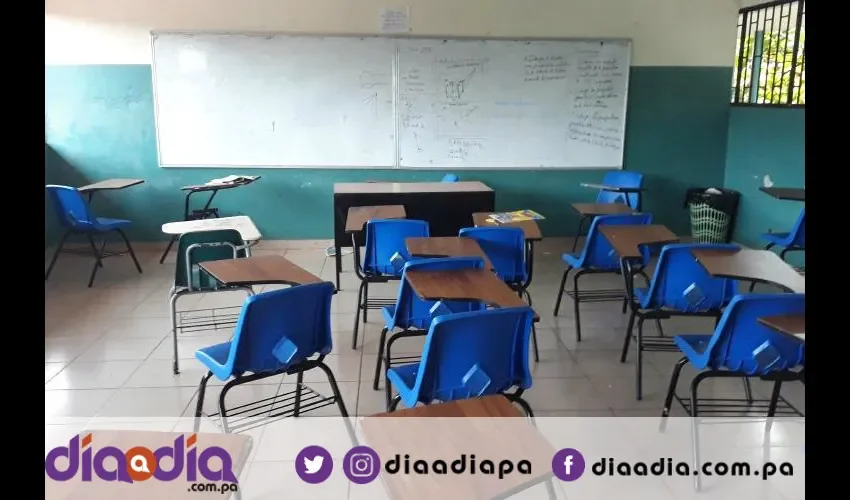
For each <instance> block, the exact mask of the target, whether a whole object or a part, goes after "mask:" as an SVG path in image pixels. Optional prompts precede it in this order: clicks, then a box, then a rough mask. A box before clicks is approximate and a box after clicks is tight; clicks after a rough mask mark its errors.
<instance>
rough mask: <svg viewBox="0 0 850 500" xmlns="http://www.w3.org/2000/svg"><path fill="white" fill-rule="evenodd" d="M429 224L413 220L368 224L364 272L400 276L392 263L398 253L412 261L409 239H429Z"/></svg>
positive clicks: (381, 221) (384, 220) (376, 220)
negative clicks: (407, 240)
mask: <svg viewBox="0 0 850 500" xmlns="http://www.w3.org/2000/svg"><path fill="white" fill-rule="evenodd" d="M429 235H430V229H429V227H428V223H427V222H426V221H422V220H411V219H375V220H370V221H369V222H367V223H366V250H365V251H364V255H363V270H364V271H366V272H367V273H373V274H385V275H392V276H398V275H399V274H400V273H399V271H397V270H396V269H395V267H394V266H393V265H392V263H391V262H390V259H391V258H392V256H393V255H395V254H396V253H399V254H400V255H401V256H402V257H404V259H405V260H410V254H409V253H408V252H407V245H406V244H405V242H404V240H406V239H407V238H427V237H428V236H429Z"/></svg>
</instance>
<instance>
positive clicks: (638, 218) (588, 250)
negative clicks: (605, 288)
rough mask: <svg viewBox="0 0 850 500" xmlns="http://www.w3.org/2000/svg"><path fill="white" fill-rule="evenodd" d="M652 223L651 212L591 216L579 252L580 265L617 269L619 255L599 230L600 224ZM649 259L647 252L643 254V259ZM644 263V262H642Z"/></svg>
mask: <svg viewBox="0 0 850 500" xmlns="http://www.w3.org/2000/svg"><path fill="white" fill-rule="evenodd" d="M642 224H652V214H625V215H598V216H596V217H594V218H593V222H592V223H591V224H590V230H589V231H588V232H587V239H586V240H585V243H584V249H583V250H582V252H581V257H580V259H581V261H582V262H583V265H582V267H585V268H587V267H595V268H597V269H619V268H620V256H619V255H617V252H616V251H614V247H612V246H611V243H609V242H608V239H607V238H605V236H604V235H603V234H602V233H601V232H599V228H600V227H602V226H638V225H642ZM648 260H649V254H648V253H647V254H646V255H645V261H648ZM644 263H645V262H644Z"/></svg>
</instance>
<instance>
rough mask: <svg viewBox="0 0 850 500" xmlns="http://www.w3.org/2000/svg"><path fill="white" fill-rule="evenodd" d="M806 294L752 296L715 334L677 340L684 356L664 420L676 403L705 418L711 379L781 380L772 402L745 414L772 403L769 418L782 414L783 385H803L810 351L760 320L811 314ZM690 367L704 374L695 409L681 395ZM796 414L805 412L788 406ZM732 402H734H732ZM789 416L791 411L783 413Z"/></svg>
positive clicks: (732, 308) (740, 300)
mask: <svg viewBox="0 0 850 500" xmlns="http://www.w3.org/2000/svg"><path fill="white" fill-rule="evenodd" d="M805 311H806V296H805V294H790V293H782V294H764V295H762V294H749V295H738V296H736V297H735V298H733V299H732V300H731V301H730V302H729V305H728V307H727V308H726V310H725V311H724V313H723V316H722V317H721V318H720V322H719V323H718V324H717V327H716V328H715V330H714V333H713V334H697V335H677V336H675V337H674V338H673V341H674V342H675V343H676V346H677V347H678V348H679V350H680V351H681V352H682V354H683V355H684V356H683V357H682V358H681V359H680V360H679V361H678V362H677V363H676V365H675V367H674V368H673V374H672V376H671V378H670V387H669V389H668V391H667V397H666V399H665V402H664V409H663V412H662V416H665V417H666V416H668V415H669V414H670V405H671V404H672V402H673V399H674V398H675V399H676V400H677V401H678V402H679V403H680V404H682V406H683V408H684V409H685V410H686V411H687V412H688V413H689V414H690V416H692V417H696V416H698V415H699V385H700V383H701V382H702V381H703V380H705V379H706V378H711V377H761V378H766V379H772V380H774V381H775V383H774V387H773V394H772V395H771V398H770V400H769V401H747V402H746V403H745V404H744V405H743V406H742V409H743V410H745V411H747V412H752V411H753V410H755V409H759V408H761V409H763V408H764V406H763V405H762V406H760V407H759V406H758V405H756V404H755V403H764V402H767V413H768V416H769V417H772V416H774V415H776V414H777V405H778V403H779V400H780V399H781V398H780V391H781V386H782V382H783V380H786V381H787V380H795V379H796V380H800V379H801V375H800V373H801V372H792V370H794V369H796V368H803V367H804V364H805V354H806V346H805V344H804V343H802V342H799V341H798V340H796V339H793V338H790V337H788V336H785V335H783V334H781V333H779V332H776V331H774V330H773V329H771V328H770V327H768V326H766V325H763V324H762V323H760V322H759V321H758V319H759V318H761V317H765V316H775V315H781V314H801V313H802V314H805ZM688 363H690V364H691V365H693V367H694V368H695V369H696V370H698V371H699V373H698V374H697V375H696V377H695V378H694V380H693V382H692V383H691V391H690V401H689V404H687V405H686V404H685V402H684V401H683V400H682V399H681V398H679V397H678V396H677V395H676V386H677V384H678V381H679V376H680V374H681V372H682V368H683V367H684V366H685V365H686V364H688ZM783 402H784V403H785V404H786V405H788V408H789V409H790V411H791V413H793V414H796V415H799V414H800V412H799V411H798V410H797V409H796V408H794V407H793V406H791V405H790V404H788V403H787V401H784V400H783ZM727 403H728V401H727ZM781 413H783V414H784V413H785V412H781Z"/></svg>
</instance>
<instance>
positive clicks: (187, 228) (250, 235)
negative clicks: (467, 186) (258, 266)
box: [162, 215, 263, 241]
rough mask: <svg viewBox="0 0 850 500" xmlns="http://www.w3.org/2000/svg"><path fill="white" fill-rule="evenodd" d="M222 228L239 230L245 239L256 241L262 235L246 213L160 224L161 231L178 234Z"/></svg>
mask: <svg viewBox="0 0 850 500" xmlns="http://www.w3.org/2000/svg"><path fill="white" fill-rule="evenodd" d="M223 229H235V230H236V231H239V234H240V235H241V236H242V239H243V240H245V241H258V240H260V239H261V238H262V237H263V235H262V234H260V230H259V229H257V226H255V225H254V221H252V220H251V218H250V217H248V216H247V215H237V216H235V217H219V218H213V219H200V220H185V221H177V222H168V223H166V224H163V225H162V232H163V233H165V234H172V235H176V236H180V235H181V234H186V233H197V232H201V231H219V230H223Z"/></svg>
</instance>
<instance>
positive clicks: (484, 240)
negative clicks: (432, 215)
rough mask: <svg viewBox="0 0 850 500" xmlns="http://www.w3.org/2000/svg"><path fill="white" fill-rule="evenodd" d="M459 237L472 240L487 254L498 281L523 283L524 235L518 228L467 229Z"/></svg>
mask: <svg viewBox="0 0 850 500" xmlns="http://www.w3.org/2000/svg"><path fill="white" fill-rule="evenodd" d="M459 236H461V237H466V238H472V239H474V240H475V241H476V242H478V245H479V246H480V247H481V250H483V251H484V253H485V254H487V258H488V259H490V263H491V264H492V265H493V267H494V268H495V270H496V275H497V276H499V279H501V280H503V281H506V282H508V283H519V282H523V281H525V278H526V272H525V233H524V232H523V230H522V229H520V228H518V227H467V228H463V229H461V230H460V233H459Z"/></svg>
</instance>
